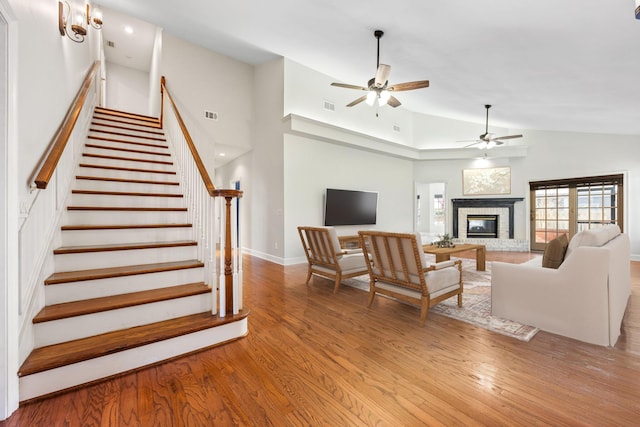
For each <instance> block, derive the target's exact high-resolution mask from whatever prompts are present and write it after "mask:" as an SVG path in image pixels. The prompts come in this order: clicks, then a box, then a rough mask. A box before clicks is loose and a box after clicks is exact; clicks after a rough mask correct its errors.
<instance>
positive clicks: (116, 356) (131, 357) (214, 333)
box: [19, 317, 248, 401]
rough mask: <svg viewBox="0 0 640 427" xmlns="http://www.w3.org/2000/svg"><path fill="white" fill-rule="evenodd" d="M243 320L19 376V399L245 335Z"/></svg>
mask: <svg viewBox="0 0 640 427" xmlns="http://www.w3.org/2000/svg"><path fill="white" fill-rule="evenodd" d="M247 323H248V322H247V318H246V317H245V318H244V319H241V320H239V321H237V322H232V323H228V324H225V325H222V326H218V327H216V328H211V329H205V330H203V331H198V332H194V333H192V334H188V335H182V336H179V337H176V338H172V339H168V340H164V341H160V342H156V343H153V344H149V345H146V346H143V347H137V348H133V349H130V350H125V351H120V352H117V353H113V354H110V355H107V356H102V357H98V358H96V359H91V360H86V361H83V362H79V363H74V364H72V365H67V366H64V367H61V368H56V369H50V370H48V371H43V372H40V373H37V374H32V375H27V376H25V377H21V378H20V384H19V389H20V400H21V401H25V400H28V399H33V398H34V397H38V396H43V395H45V394H50V393H53V392H56V391H59V390H64V389H67V388H71V387H75V386H77V385H80V384H85V383H89V382H92V381H95V380H98V379H101V378H106V377H110V376H113V375H117V374H119V373H122V372H127V371H131V370H134V369H137V368H141V367H143V366H147V365H151V364H153V363H157V362H160V361H162V360H168V359H171V358H174V357H176V356H179V355H181V354H186V353H190V352H193V351H196V350H199V349H203V348H206V347H210V346H213V345H216V344H221V343H224V342H227V341H231V340H234V339H237V338H240V337H243V336H245V335H247Z"/></svg>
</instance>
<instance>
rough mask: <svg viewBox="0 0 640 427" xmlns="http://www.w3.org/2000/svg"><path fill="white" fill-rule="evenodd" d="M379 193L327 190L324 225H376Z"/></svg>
mask: <svg viewBox="0 0 640 427" xmlns="http://www.w3.org/2000/svg"><path fill="white" fill-rule="evenodd" d="M377 210H378V193H377V192H375V191H355V190H338V189H335V188H327V191H326V193H325V198H324V225H364V224H375V223H376V214H377Z"/></svg>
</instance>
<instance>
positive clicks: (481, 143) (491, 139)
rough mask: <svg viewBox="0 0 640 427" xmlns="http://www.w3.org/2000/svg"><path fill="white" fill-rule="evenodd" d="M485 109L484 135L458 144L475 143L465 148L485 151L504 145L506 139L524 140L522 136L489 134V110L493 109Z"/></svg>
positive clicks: (487, 106) (487, 107) (488, 106)
mask: <svg viewBox="0 0 640 427" xmlns="http://www.w3.org/2000/svg"><path fill="white" fill-rule="evenodd" d="M484 108H486V109H487V119H486V121H485V125H484V133H483V134H482V135H480V136H479V137H478V138H479V139H471V140H464V141H458V142H471V141H473V143H472V144H469V145H466V146H465V147H464V148H469V147H473V146H474V145H477V146H478V148H480V149H484V148H486V149H489V148H493V147H495V146H496V145H502V144H504V141H503V140H504V139H515V138H522V135H505V136H493V134H492V133H489V108H491V105H488V104H487V105H485V106H484Z"/></svg>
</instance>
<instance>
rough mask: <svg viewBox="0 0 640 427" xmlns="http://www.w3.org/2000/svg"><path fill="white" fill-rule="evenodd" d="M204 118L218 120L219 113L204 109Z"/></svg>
mask: <svg viewBox="0 0 640 427" xmlns="http://www.w3.org/2000/svg"><path fill="white" fill-rule="evenodd" d="M204 118H205V119H209V120H213V121H216V122H217V121H218V113H216V112H215V111H207V110H204Z"/></svg>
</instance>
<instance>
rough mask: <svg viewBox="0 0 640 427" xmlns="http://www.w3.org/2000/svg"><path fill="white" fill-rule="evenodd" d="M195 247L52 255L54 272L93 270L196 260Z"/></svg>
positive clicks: (196, 251)
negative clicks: (80, 269)
mask: <svg viewBox="0 0 640 427" xmlns="http://www.w3.org/2000/svg"><path fill="white" fill-rule="evenodd" d="M197 253H198V250H197V247H196V246H180V247H171V248H153V249H135V250H126V251H109V252H89V253H79V254H60V255H54V257H53V259H54V265H55V272H56V273H59V272H62V271H74V270H77V269H78V266H81V268H82V269H83V270H91V269H95V268H111V267H125V266H127V265H138V264H152V263H158V262H173V261H187V260H190V259H196V258H197V257H198V256H197Z"/></svg>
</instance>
